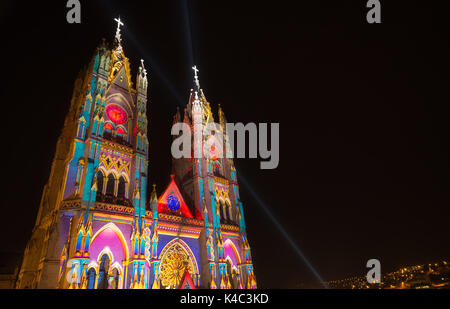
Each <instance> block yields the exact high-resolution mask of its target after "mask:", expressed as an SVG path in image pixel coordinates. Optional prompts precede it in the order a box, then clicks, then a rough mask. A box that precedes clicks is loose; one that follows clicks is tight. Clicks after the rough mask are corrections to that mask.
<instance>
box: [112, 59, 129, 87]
mask: <svg viewBox="0 0 450 309" xmlns="http://www.w3.org/2000/svg"><path fill="white" fill-rule="evenodd" d="M129 82H130V81H129V80H128V76H127V72H126V68H125V65H122V67H121V68H120V69H119V73H117V74H116V76H115V77H114V79H113V81H112V84H114V85H116V86H119V87H121V88H123V89H126V90H128V92H131V89H130V87H129Z"/></svg>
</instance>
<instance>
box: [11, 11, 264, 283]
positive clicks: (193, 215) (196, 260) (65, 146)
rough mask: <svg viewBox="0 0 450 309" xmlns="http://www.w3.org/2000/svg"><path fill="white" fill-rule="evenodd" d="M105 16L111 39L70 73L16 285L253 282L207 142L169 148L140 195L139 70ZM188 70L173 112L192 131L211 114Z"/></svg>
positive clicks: (228, 168) (239, 227) (230, 182)
mask: <svg viewBox="0 0 450 309" xmlns="http://www.w3.org/2000/svg"><path fill="white" fill-rule="evenodd" d="M116 21H117V22H118V27H117V32H116V36H115V40H114V43H113V46H112V47H108V46H107V44H106V43H105V42H104V43H102V44H101V45H100V46H99V47H98V48H97V50H96V52H95V54H94V56H93V58H92V60H91V62H90V63H89V65H88V67H87V69H85V70H84V71H82V73H80V76H79V77H78V78H77V80H76V82H75V86H74V91H73V96H72V100H71V103H70V110H69V113H68V115H67V117H66V119H65V123H64V128H63V130H62V133H61V136H60V137H59V139H58V143H57V146H56V153H55V157H54V160H53V163H52V167H51V174H50V177H49V180H48V183H47V184H46V186H45V187H44V190H43V194H42V199H41V203H40V208H39V212H38V217H37V220H36V225H35V227H34V229H33V234H32V237H31V239H30V241H29V243H28V244H27V247H26V249H25V254H24V259H23V262H22V266H21V269H20V272H19V277H18V281H17V288H60V289H166V288H211V289H214V288H218V289H230V288H256V279H255V274H254V269H253V264H252V258H251V251H250V245H249V242H248V240H247V235H246V226H245V221H244V212H243V204H242V201H241V200H240V197H239V186H238V182H237V176H236V169H235V167H234V163H233V159H229V158H221V156H215V155H214V149H213V147H212V146H211V149H209V150H207V151H206V152H208V151H210V152H212V153H213V155H211V156H205V155H203V153H204V151H203V148H205V147H210V146H209V145H210V144H209V143H208V137H202V138H200V139H198V140H196V139H195V138H194V139H193V140H194V145H193V147H192V149H193V150H192V151H194V150H195V149H201V150H200V153H201V154H202V156H201V157H198V158H184V157H182V158H180V159H173V160H172V173H171V174H172V175H171V181H170V182H169V183H168V184H167V187H166V188H161V189H164V190H157V189H156V187H155V186H153V190H152V192H149V194H147V186H148V183H147V182H148V172H149V170H148V164H149V162H148V151H149V141H148V136H147V124H148V121H147V100H148V91H147V89H148V80H147V71H146V69H145V67H144V62H143V61H141V65H140V67H139V69H138V74H137V78H136V81H135V82H136V86H134V85H133V82H132V78H131V69H130V64H129V59H128V58H127V57H126V56H125V53H124V50H123V47H122V38H121V33H120V26H122V23H121V22H120V19H119V20H116ZM197 72H198V70H197V69H196V68H194V75H195V86H194V89H192V90H191V91H190V96H189V100H188V102H187V105H186V107H185V109H184V111H183V113H180V111H177V112H176V114H175V116H174V120H173V121H174V123H183V124H186V125H188V126H189V127H190V128H191V131H192V132H193V134H192V135H193V136H196V135H197V136H198V134H201V132H203V131H202V130H203V127H204V126H206V125H208V123H212V122H214V115H213V113H212V112H211V107H210V103H209V102H208V101H207V99H206V97H205V95H204V93H203V90H202V89H201V87H200V82H199V78H198V74H197ZM217 116H218V117H217V120H216V121H217V122H218V123H219V124H220V128H219V129H220V130H222V132H223V134H225V133H224V131H225V124H226V120H225V116H224V113H223V111H222V110H221V108H220V107H219V113H218V115H217ZM227 146H228V144H227V138H224V139H223V150H224V152H226V151H230V150H229V147H228V149H227ZM167 147H170V145H167ZM168 174H169V173H168ZM158 191H159V193H158Z"/></svg>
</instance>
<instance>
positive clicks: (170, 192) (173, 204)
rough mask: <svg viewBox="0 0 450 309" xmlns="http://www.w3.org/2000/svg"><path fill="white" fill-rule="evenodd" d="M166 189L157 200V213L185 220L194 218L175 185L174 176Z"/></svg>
mask: <svg viewBox="0 0 450 309" xmlns="http://www.w3.org/2000/svg"><path fill="white" fill-rule="evenodd" d="M171 177H172V181H171V182H170V184H169V186H168V187H167V189H166V190H165V191H164V193H163V194H162V195H161V196H160V197H159V199H158V212H159V213H165V214H170V215H176V216H180V217H186V218H194V217H193V216H192V213H191V211H190V210H189V207H188V205H187V204H186V202H185V201H184V198H183V196H182V195H181V192H180V189H179V188H178V186H177V184H176V183H175V179H174V176H173V175H171Z"/></svg>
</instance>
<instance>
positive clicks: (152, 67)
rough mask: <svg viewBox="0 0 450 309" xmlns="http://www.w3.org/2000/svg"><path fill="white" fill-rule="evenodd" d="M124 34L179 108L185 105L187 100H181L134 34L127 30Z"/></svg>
mask: <svg viewBox="0 0 450 309" xmlns="http://www.w3.org/2000/svg"><path fill="white" fill-rule="evenodd" d="M125 32H126V36H125V39H129V41H130V42H131V43H132V44H133V45H134V46H135V47H136V49H137V50H138V52H139V53H140V54H141V55H143V56H142V59H144V60H145V61H146V62H147V63H149V64H150V72H153V73H156V75H158V77H159V78H160V79H161V80H162V82H163V83H164V85H165V86H166V87H167V89H169V91H170V92H171V94H172V95H173V96H174V97H175V99H176V100H177V102H178V104H179V105H181V106H184V105H186V101H187V99H186V100H183V99H182V97H181V96H180V94H179V93H178V92H177V90H176V89H175V87H174V86H173V84H172V83H171V82H170V81H169V80H168V79H167V77H166V75H165V74H163V73H162V70H161V68H160V67H159V65H158V64H157V63H156V62H155V61H154V60H153V58H152V57H151V56H150V54H149V53H148V52H146V51H145V50H144V48H142V46H141V44H140V43H139V41H138V40H137V39H136V37H135V36H134V34H133V33H132V32H131V31H129V29H128V30H125Z"/></svg>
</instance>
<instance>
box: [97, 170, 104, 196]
mask: <svg viewBox="0 0 450 309" xmlns="http://www.w3.org/2000/svg"><path fill="white" fill-rule="evenodd" d="M104 182H105V175H104V174H103V172H102V171H98V172H97V196H99V195H103V185H104Z"/></svg>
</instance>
